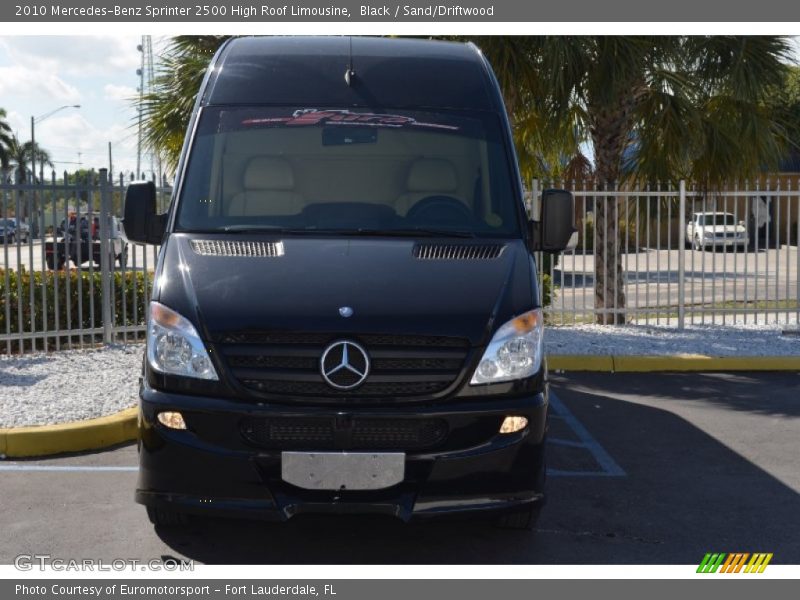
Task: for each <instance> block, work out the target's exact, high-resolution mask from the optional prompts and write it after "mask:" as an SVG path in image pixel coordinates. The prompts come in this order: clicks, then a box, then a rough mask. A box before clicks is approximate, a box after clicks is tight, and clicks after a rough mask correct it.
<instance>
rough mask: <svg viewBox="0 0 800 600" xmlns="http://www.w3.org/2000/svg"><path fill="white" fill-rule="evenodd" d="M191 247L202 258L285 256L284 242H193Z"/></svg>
mask: <svg viewBox="0 0 800 600" xmlns="http://www.w3.org/2000/svg"><path fill="white" fill-rule="evenodd" d="M191 245H192V250H194V251H195V253H197V254H199V255H200V256H253V257H256V256H264V257H275V256H283V242H248V241H243V240H191Z"/></svg>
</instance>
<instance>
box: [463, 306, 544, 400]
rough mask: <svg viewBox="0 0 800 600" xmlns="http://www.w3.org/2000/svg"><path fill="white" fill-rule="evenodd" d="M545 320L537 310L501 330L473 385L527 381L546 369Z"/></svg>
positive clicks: (486, 353)
mask: <svg viewBox="0 0 800 600" xmlns="http://www.w3.org/2000/svg"><path fill="white" fill-rule="evenodd" d="M543 334H544V317H543V316H542V310H541V309H539V308H537V309H536V310H532V311H529V312H526V313H524V314H521V315H520V316H518V317H516V318H514V319H511V320H510V321H509V322H508V323H505V324H504V325H502V326H501V327H500V329H498V330H497V331H496V332H495V334H494V337H493V338H492V341H491V342H489V346H488V347H487V348H486V351H485V352H484V353H483V357H482V358H481V362H480V363H478V368H477V369H475V373H474V374H473V376H472V380H471V381H470V382H469V383H470V385H476V384H479V383H497V382H500V381H513V380H514V379H523V378H524V377H530V376H531V375H533V374H535V373H536V372H537V371H538V370H539V368H540V367H541V366H542V336H543Z"/></svg>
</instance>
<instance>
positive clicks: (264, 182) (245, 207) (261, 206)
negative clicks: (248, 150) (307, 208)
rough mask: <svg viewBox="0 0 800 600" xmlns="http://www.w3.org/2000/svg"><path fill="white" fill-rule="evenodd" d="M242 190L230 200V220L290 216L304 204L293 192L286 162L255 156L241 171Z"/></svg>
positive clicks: (279, 159)
mask: <svg viewBox="0 0 800 600" xmlns="http://www.w3.org/2000/svg"><path fill="white" fill-rule="evenodd" d="M242 187H243V190H242V191H241V192H239V193H238V194H236V195H235V196H234V197H233V198H231V201H230V204H229V206H228V215H230V216H248V217H249V216H269V215H292V214H296V213H298V212H300V211H301V210H302V208H303V205H304V204H305V202H304V200H303V196H302V195H301V194H298V193H297V192H296V191H295V188H294V172H293V170H292V165H290V164H289V161H287V160H286V159H285V158H278V157H274V156H256V157H255V158H252V159H250V162H248V163H247V167H245V170H244V178H243V185H242Z"/></svg>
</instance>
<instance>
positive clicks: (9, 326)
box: [0, 169, 171, 354]
mask: <svg viewBox="0 0 800 600" xmlns="http://www.w3.org/2000/svg"><path fill="white" fill-rule="evenodd" d="M126 185H127V182H126V181H125V179H124V177H123V176H122V175H120V176H119V178H117V179H115V180H113V181H112V180H111V179H110V178H109V177H108V173H107V171H106V170H105V169H101V170H100V171H99V172H93V171H90V172H87V173H85V174H84V175H83V176H82V177H79V178H77V179H76V178H74V177H71V176H69V175H67V174H66V173H64V174H63V176H62V177H61V178H57V177H56V174H55V173H52V174H51V177H50V181H42V178H41V177H40V180H39V181H38V182H36V183H28V184H25V183H21V184H20V183H8V182H2V183H0V352H4V353H7V354H12V353H17V352H29V351H37V350H58V349H62V348H82V347H87V346H93V345H96V344H98V343H112V342H120V341H122V342H127V341H129V340H136V339H141V338H142V337H143V334H144V330H145V325H144V316H145V308H146V306H147V304H148V302H149V298H150V293H151V291H152V285H153V269H154V267H155V264H156V259H157V255H158V248H157V247H153V246H143V245H138V244H127V242H126V241H124V238H121V237H120V235H119V231H118V229H117V228H118V226H119V222H120V218H121V214H122V208H123V201H124V200H123V199H124V191H125V186H126ZM157 189H158V198H159V206H160V207H161V208H162V209H165V208H166V206H167V205H168V203H169V198H170V194H171V190H170V188H169V187H166V186H163V185H161V186H157ZM59 257H63V258H64V259H65V260H64V264H63V265H61V264H59V263H60V261H59Z"/></svg>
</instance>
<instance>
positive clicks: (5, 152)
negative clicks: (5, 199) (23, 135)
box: [0, 108, 14, 181]
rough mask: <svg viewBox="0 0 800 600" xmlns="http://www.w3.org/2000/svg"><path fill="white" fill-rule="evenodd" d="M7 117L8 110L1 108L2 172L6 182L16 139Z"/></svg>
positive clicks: (0, 156) (0, 153)
mask: <svg viewBox="0 0 800 600" xmlns="http://www.w3.org/2000/svg"><path fill="white" fill-rule="evenodd" d="M6 117H7V113H6V109H5V108H0V171H2V176H3V180H4V181H5V178H6V171H7V170H8V168H9V165H10V163H11V159H10V156H9V147H10V146H11V143H12V138H13V137H14V134H13V133H12V132H11V126H10V125H9V124H8V121H6Z"/></svg>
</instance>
